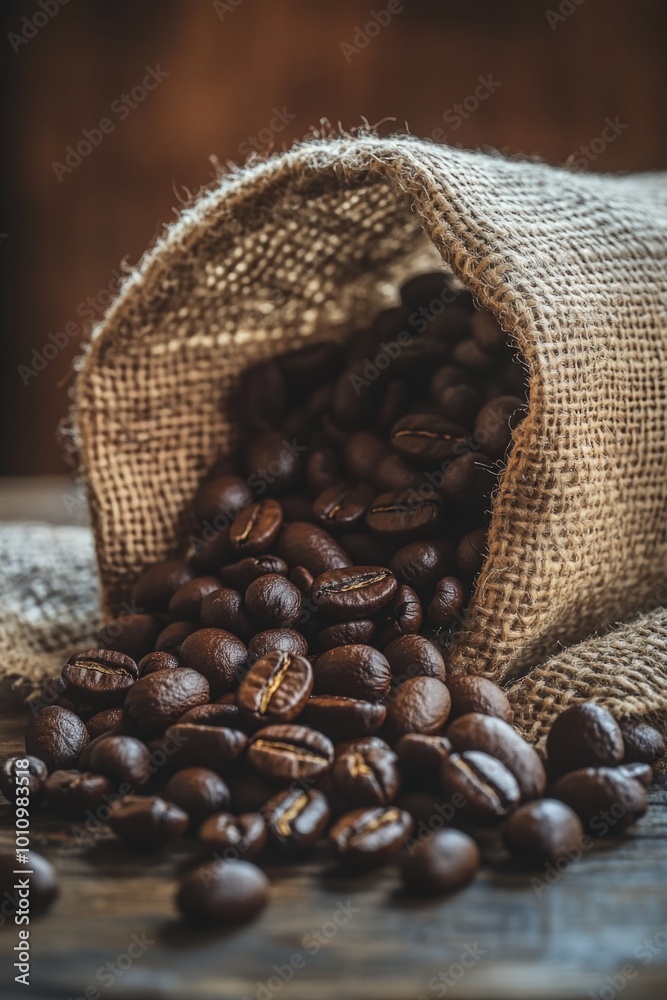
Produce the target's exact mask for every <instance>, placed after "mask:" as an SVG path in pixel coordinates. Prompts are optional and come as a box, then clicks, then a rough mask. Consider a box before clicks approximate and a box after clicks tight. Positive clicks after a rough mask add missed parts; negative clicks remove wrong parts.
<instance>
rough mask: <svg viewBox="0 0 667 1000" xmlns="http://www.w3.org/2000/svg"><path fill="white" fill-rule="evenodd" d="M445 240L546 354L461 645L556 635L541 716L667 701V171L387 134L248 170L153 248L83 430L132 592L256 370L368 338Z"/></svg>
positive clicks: (101, 509) (519, 662) (478, 647)
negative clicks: (265, 361) (278, 359)
mask: <svg viewBox="0 0 667 1000" xmlns="http://www.w3.org/2000/svg"><path fill="white" fill-rule="evenodd" d="M434 261H439V262H441V263H443V265H444V266H445V267H447V268H448V269H451V271H453V272H454V274H455V275H456V276H457V277H458V278H460V279H461V281H463V282H464V283H465V285H466V286H467V287H468V288H469V289H470V290H471V291H472V292H473V294H474V296H475V298H476V299H477V301H478V303H479V304H480V305H481V306H483V307H485V308H487V309H490V310H491V311H492V312H493V313H494V314H495V315H496V317H497V318H498V319H499V321H500V322H501V323H502V325H503V328H504V329H505V330H506V331H507V333H508V335H509V336H510V337H511V338H513V340H514V342H515V343H516V345H517V347H518V349H519V351H520V353H521V355H522V356H523V358H524V360H525V363H526V365H527V368H528V373H529V413H528V416H527V418H526V419H525V420H524V421H523V423H521V425H520V426H519V428H518V429H517V431H516V432H515V441H514V447H513V450H512V452H511V454H510V457H509V460H508V464H507V468H506V470H505V471H504V473H503V474H502V476H501V479H500V483H499V487H498V490H497V494H496V496H495V498H494V506H493V517H492V522H491V527H490V533H489V555H488V558H487V560H486V563H485V566H484V568H483V570H482V572H481V574H480V576H479V578H478V581H477V585H476V588H475V593H474V597H473V599H472V603H471V605H470V608H469V611H468V614H467V617H466V621H465V623H464V626H463V628H462V629H461V631H460V632H459V634H458V635H457V637H456V640H455V643H454V646H453V649H452V657H451V663H452V669H454V670H469V671H475V672H485V673H487V674H488V675H489V676H491V677H493V678H494V679H496V680H499V681H502V682H509V681H513V680H515V678H517V677H520V676H521V675H522V674H524V673H525V672H526V671H527V670H528V668H530V667H531V666H533V665H534V664H539V663H544V661H545V660H546V661H547V662H546V664H545V665H544V666H542V667H541V668H540V669H539V670H538V671H533V672H532V673H531V674H530V675H529V676H528V677H527V678H524V679H523V680H521V681H520V682H518V683H516V682H515V683H514V686H513V687H512V697H513V699H514V702H515V705H516V707H517V717H518V720H519V722H520V724H521V725H522V727H523V728H524V729H526V731H528V732H529V733H530V734H531V736H532V737H533V738H537V737H539V736H540V735H541V733H542V732H543V729H544V725H545V724H546V723H547V722H548V720H549V718H550V716H551V714H553V711H554V709H555V708H556V707H557V706H562V705H564V704H566V703H567V702H568V700H570V699H571V698H580V697H586V696H588V695H589V694H591V693H594V694H595V696H596V697H598V698H599V700H602V701H605V702H607V703H609V704H613V706H614V707H616V708H618V707H621V706H625V707H626V708H627V710H628V711H629V712H632V713H633V714H645V713H656V712H661V711H664V710H665V707H666V706H667V635H666V634H665V617H664V615H665V612H664V611H663V610H662V609H660V608H658V607H657V606H658V604H659V603H660V602H662V601H664V599H665V591H664V590H663V581H664V580H665V579H666V577H667V574H666V572H665V571H666V564H667V518H666V517H665V511H666V507H667V445H666V443H665V441H666V437H667V374H666V373H667V267H666V263H667V187H666V185H665V182H664V178H661V177H657V176H636V177H606V176H593V175H589V174H584V173H573V172H568V171H566V170H562V169H554V168H551V167H548V166H546V165H543V164H540V163H535V162H521V161H516V160H509V159H505V158H502V157H500V156H489V155H484V154H480V153H474V152H467V151H462V150H457V149H451V148H448V147H443V146H436V145H433V144H430V143H427V142H422V141H419V140H416V139H413V138H409V137H396V138H389V139H379V138H376V137H373V136H365V137H364V136H362V137H357V138H350V137H343V138H339V139H330V140H320V141H314V142H310V143H306V144H303V145H300V146H297V147H295V148H294V149H293V150H291V151H289V152H287V153H284V154H281V155H279V156H276V157H274V158H272V159H270V160H268V161H267V162H265V163H262V164H259V165H255V166H253V167H251V168H248V169H245V170H243V171H240V172H239V173H238V174H234V175H230V176H227V177H225V178H223V179H222V180H221V181H220V183H219V184H218V186H216V187H215V189H214V190H212V191H210V192H208V193H206V194H205V195H204V196H202V197H201V198H200V199H199V200H198V201H197V202H196V203H195V204H194V206H193V207H192V208H191V209H189V210H188V211H186V212H185V213H184V214H183V216H182V217H181V218H180V220H179V221H178V222H176V223H175V224H174V225H173V226H172V227H171V228H170V229H169V230H168V232H167V234H166V236H165V237H164V238H163V239H162V240H161V241H160V242H159V243H158V244H157V246H156V247H155V248H154V249H153V250H152V251H151V252H150V253H149V254H148V255H147V256H146V257H145V259H144V260H143V261H142V263H141V265H140V267H139V268H138V269H137V271H136V272H135V273H134V274H133V275H132V276H131V277H130V278H129V280H128V281H127V283H126V285H125V286H124V288H123V290H122V292H121V294H120V295H119V297H118V299H117V301H116V303H115V304H114V306H113V307H112V308H111V309H110V311H109V312H108V314H107V316H106V317H105V319H104V321H103V322H102V323H101V324H100V325H99V327H98V328H97V329H96V330H95V332H94V335H93V337H92V340H91V343H90V345H89V349H88V351H87V353H86V355H85V358H84V360H83V364H82V370H81V373H80V377H79V383H78V403H77V410H76V415H75V419H76V435H77V441H78V447H79V450H80V457H81V468H82V472H83V476H84V478H85V481H86V484H87V487H88V490H89V495H90V502H91V508H92V516H93V526H94V531H95V539H96V546H97V555H98V560H99V569H100V574H101V582H102V589H103V596H104V601H105V608H106V610H107V611H108V612H111V611H113V610H114V609H117V608H118V606H119V605H120V604H121V603H122V602H123V601H124V600H125V599H126V598H127V593H128V588H129V586H130V585H131V583H132V581H133V579H134V578H135V577H136V575H137V573H138V572H139V570H140V568H141V566H142V565H143V564H144V563H146V562H149V561H151V560H155V559H158V558H160V557H162V556H164V555H165V554H167V553H168V552H171V551H173V550H174V549H175V548H176V547H177V545H176V544H175V539H177V540H181V541H182V540H183V539H184V538H186V537H187V536H188V534H189V533H190V532H194V530H195V524H194V522H193V520H192V514H191V511H190V501H191V498H192V496H193V493H194V491H195V488H196V485H197V482H198V480H199V478H200V476H201V475H202V473H203V472H204V471H205V469H206V468H207V467H208V466H209V465H210V464H211V463H212V462H213V460H214V459H215V458H216V457H217V455H218V454H219V453H220V452H221V451H224V450H225V449H226V448H227V447H228V446H229V445H231V444H233V443H234V441H235V438H236V432H237V427H236V424H235V415H234V412H233V408H232V406H231V403H230V400H231V393H232V390H233V387H234V385H235V382H236V380H237V378H238V375H239V373H240V372H241V371H242V370H243V369H244V368H246V367H247V366H248V365H249V364H251V363H253V362H255V361H257V360H259V359H261V358H265V357H267V356H270V355H272V354H274V353H275V352H278V351H282V350H284V349H286V348H289V347H292V346H294V345H296V344H299V343H302V342H304V341H305V340H306V339H307V338H309V337H311V336H313V335H317V336H319V337H322V336H325V337H342V336H343V335H344V334H346V333H347V332H349V331H350V330H351V329H353V328H354V327H355V326H356V325H360V324H362V323H363V322H364V320H366V319H367V318H368V317H369V316H370V315H371V314H372V313H373V312H374V311H375V310H376V309H377V307H378V305H381V304H384V303H388V302H391V301H393V298H394V297H395V295H396V283H397V282H399V281H400V280H403V279H404V278H405V277H407V276H410V275H411V274H414V273H416V272H417V271H419V270H420V269H422V268H423V267H424V266H425V265H426V266H432V264H433V262H434ZM651 602H653V603H651ZM651 608H655V609H656V610H651ZM642 609H644V611H645V612H647V613H645V614H643V616H642V617H640V618H639V619H638V620H637V621H636V622H635V623H634V624H626V625H624V626H623V627H622V628H620V629H618V630H616V631H613V632H611V633H609V634H607V635H606V636H605V635H604V634H602V635H601V637H600V638H596V639H593V640H590V642H589V643H584V644H583V645H579V646H577V647H576V650H575V651H573V652H572V654H571V655H569V658H568V653H562V652H561V650H562V649H563V648H564V647H567V646H571V645H573V644H575V643H577V642H580V641H581V640H584V639H586V638H587V637H589V636H591V635H593V634H600V633H604V632H605V631H606V630H607V629H608V628H609V627H610V626H612V625H614V623H617V622H620V621H623V620H624V619H627V618H628V616H629V615H631V614H632V613H634V612H637V611H641V610H642ZM555 654H560V655H555ZM550 657H551V658H550Z"/></svg>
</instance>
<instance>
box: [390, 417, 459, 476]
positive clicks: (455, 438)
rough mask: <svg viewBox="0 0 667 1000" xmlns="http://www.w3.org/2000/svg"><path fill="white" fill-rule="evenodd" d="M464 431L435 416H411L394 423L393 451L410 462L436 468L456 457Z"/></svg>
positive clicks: (391, 440)
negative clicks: (435, 466)
mask: <svg viewBox="0 0 667 1000" xmlns="http://www.w3.org/2000/svg"><path fill="white" fill-rule="evenodd" d="M465 438H466V430H465V428H464V427H461V426H460V424H455V423H452V422H451V421H449V420H445V419H444V418H443V417H440V416H437V415H436V414H435V413H411V414H408V416H407V417H402V418H401V419H400V420H398V421H397V422H396V423H395V424H394V426H393V427H392V430H391V435H390V442H391V445H392V447H393V448H394V450H395V451H397V452H398V453H399V454H400V455H404V456H405V457H406V458H407V459H409V460H410V461H414V462H418V463H423V464H424V465H439V464H440V463H441V462H445V461H446V460H447V459H449V458H453V457H454V456H455V455H457V454H460V450H459V449H460V448H461V447H462V445H463V444H464V441H465Z"/></svg>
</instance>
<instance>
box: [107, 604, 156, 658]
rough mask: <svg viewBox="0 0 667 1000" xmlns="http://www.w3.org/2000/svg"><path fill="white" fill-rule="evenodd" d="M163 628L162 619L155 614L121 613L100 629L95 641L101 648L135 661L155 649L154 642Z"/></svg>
mask: <svg viewBox="0 0 667 1000" xmlns="http://www.w3.org/2000/svg"><path fill="white" fill-rule="evenodd" d="M163 628H164V619H162V618H159V617H157V616H156V615H145V614H130V615H121V616H120V617H119V618H115V619H114V620H113V621H110V622H108V624H107V625H105V627H104V628H102V629H100V630H99V631H98V632H97V633H96V635H95V641H96V642H98V643H99V644H100V646H101V647H102V648H104V649H114V650H116V652H117V653H125V655H126V656H129V657H131V658H132V659H133V660H135V662H136V661H138V660H140V659H141V658H142V656H145V655H146V654H147V653H150V651H151V650H152V649H155V642H156V640H157V637H158V636H159V634H160V632H161V631H162V629H163Z"/></svg>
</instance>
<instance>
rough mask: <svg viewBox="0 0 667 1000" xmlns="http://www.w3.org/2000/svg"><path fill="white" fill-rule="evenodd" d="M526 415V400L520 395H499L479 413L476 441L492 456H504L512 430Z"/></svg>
mask: <svg viewBox="0 0 667 1000" xmlns="http://www.w3.org/2000/svg"><path fill="white" fill-rule="evenodd" d="M525 415H526V410H525V402H524V401H523V399H519V398H518V396H497V397H496V398H495V399H492V400H490V401H489V402H488V403H486V404H485V406H483V407H482V409H481V410H480V411H479V413H478V414H477V418H476V420H475V434H474V436H475V441H476V442H477V443H478V444H480V445H481V446H482V448H483V449H484V451H485V452H486V454H487V455H489V456H490V457H491V458H503V456H504V455H505V452H506V451H507V449H508V448H509V445H510V442H511V440H512V432H513V430H514V429H515V428H516V427H517V426H518V425H519V423H520V422H521V421H522V420H523V418H524V417H525Z"/></svg>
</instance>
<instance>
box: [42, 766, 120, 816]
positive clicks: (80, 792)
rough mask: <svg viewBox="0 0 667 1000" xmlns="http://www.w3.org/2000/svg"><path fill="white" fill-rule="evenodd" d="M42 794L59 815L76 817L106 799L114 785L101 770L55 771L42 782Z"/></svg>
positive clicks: (90, 810)
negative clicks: (95, 772) (92, 771)
mask: <svg viewBox="0 0 667 1000" xmlns="http://www.w3.org/2000/svg"><path fill="white" fill-rule="evenodd" d="M44 794H45V795H46V800H47V802H48V803H49V805H50V806H51V808H52V809H54V810H55V811H56V812H57V813H58V814H59V815H60V816H66V817H68V818H69V819H78V818H80V817H83V816H85V815H86V814H87V813H88V812H94V811H95V810H96V809H99V807H100V806H101V805H104V804H105V803H106V802H108V800H109V796H110V795H112V794H113V785H112V784H111V782H110V781H109V779H108V778H105V777H104V776H103V775H101V774H91V773H90V772H81V771H54V772H53V774H51V775H49V777H48V778H47V780H46V782H45V783H44Z"/></svg>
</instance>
